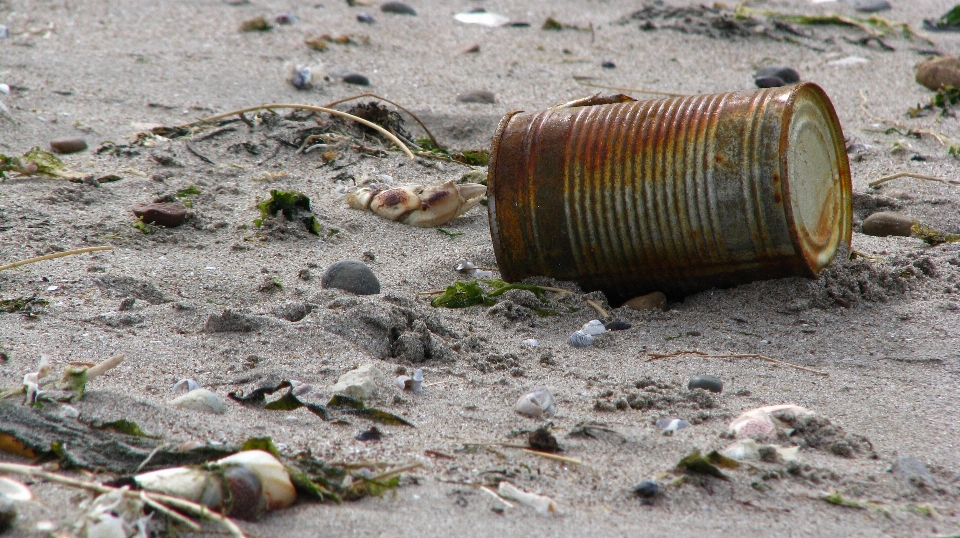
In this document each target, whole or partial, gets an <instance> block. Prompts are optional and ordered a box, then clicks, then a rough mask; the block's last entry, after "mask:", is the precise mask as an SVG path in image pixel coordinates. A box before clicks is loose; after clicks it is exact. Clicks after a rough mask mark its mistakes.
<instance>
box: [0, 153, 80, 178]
mask: <svg viewBox="0 0 960 538" xmlns="http://www.w3.org/2000/svg"><path fill="white" fill-rule="evenodd" d="M31 165H33V166H31ZM6 172H15V173H17V174H19V175H22V176H37V175H39V176H49V177H63V176H64V173H65V172H66V170H65V168H64V165H63V161H61V160H60V159H59V158H57V156H56V155H54V154H53V153H50V152H49V151H43V150H42V149H40V148H39V147H37V146H34V147H32V148H30V149H29V150H28V151H27V152H26V153H24V154H23V155H22V156H21V157H8V156H6V155H3V154H0V177H6V176H5V174H6Z"/></svg>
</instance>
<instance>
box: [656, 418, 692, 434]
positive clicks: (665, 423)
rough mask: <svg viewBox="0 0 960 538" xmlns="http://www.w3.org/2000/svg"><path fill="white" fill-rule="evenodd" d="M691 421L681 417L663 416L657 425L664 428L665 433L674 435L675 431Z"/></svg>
mask: <svg viewBox="0 0 960 538" xmlns="http://www.w3.org/2000/svg"><path fill="white" fill-rule="evenodd" d="M689 425H690V423H689V422H687V421H686V420H682V419H679V418H661V419H660V420H658V421H657V427H658V428H660V429H661V430H663V434H664V435H673V432H675V431H677V430H682V429H684V428H686V427H687V426H689Z"/></svg>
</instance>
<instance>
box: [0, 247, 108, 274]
mask: <svg viewBox="0 0 960 538" xmlns="http://www.w3.org/2000/svg"><path fill="white" fill-rule="evenodd" d="M99 250H113V247H112V246H110V245H104V246H101V247H84V248H77V249H73V250H65V251H63V252H54V253H53V254H44V255H43V256H37V257H36V258H28V259H26V260H23V261H19V262H13V263H8V264H7V265H0V271H3V270H4V269H13V268H14V267H20V266H21V265H27V264H28V263H37V262H42V261H44V260H52V259H54V258H62V257H64V256H73V255H74V254H85V253H87V252H97V251H99Z"/></svg>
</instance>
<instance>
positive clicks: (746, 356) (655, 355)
mask: <svg viewBox="0 0 960 538" xmlns="http://www.w3.org/2000/svg"><path fill="white" fill-rule="evenodd" d="M648 355H649V356H650V359H648V360H647V362H653V361H656V360H660V359H667V358H671V357H680V356H683V355H696V356H698V357H704V358H706V359H760V360H763V361H767V362H772V363H773V364H779V365H781V366H787V367H789V368H796V369H797V370H803V371H804V372H810V373H811V374H816V375H821V376H824V377H829V376H830V374H828V373H826V372H821V371H820V370H814V369H813V368H807V367H806V366H800V365H799V364H793V363H790V362H786V361H782V360H780V359H774V358H773V357H768V356H766V355H761V354H759V353H730V354H726V355H710V354H708V353H704V352H702V351H697V350H684V351H675V352H673V353H665V354H664V353H648Z"/></svg>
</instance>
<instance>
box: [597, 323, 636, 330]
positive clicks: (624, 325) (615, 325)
mask: <svg viewBox="0 0 960 538" xmlns="http://www.w3.org/2000/svg"><path fill="white" fill-rule="evenodd" d="M630 327H633V325H631V324H629V323H627V322H626V321H611V322H610V323H607V324H606V325H604V328H605V329H607V330H608V331H625V330H627V329H629V328H630Z"/></svg>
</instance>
